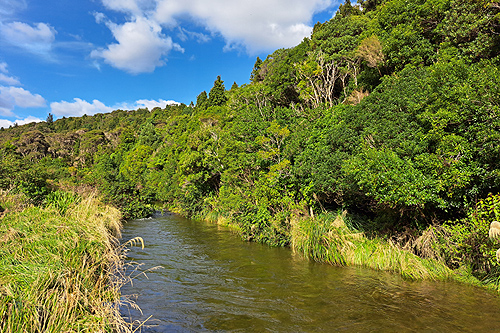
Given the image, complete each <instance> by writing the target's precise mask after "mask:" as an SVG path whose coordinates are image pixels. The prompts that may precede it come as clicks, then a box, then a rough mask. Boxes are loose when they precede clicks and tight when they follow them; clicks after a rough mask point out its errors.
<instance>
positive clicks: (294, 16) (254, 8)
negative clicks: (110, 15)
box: [91, 0, 337, 74]
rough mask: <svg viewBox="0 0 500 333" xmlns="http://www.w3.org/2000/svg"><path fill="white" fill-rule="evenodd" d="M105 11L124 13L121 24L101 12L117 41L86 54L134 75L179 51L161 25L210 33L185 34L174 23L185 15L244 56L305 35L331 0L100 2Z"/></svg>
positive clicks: (297, 40)
mask: <svg viewBox="0 0 500 333" xmlns="http://www.w3.org/2000/svg"><path fill="white" fill-rule="evenodd" d="M102 3H103V4H104V6H105V7H107V8H108V9H110V10H114V11H118V12H121V13H124V14H126V16H127V22H126V23H124V24H116V23H112V22H110V21H109V20H107V19H106V18H105V17H104V15H103V14H101V13H97V14H95V17H96V21H97V22H105V23H106V25H107V26H108V28H109V29H110V30H111V32H112V34H113V36H114V38H115V40H116V41H117V43H114V44H110V45H108V46H107V48H101V49H98V50H94V51H93V52H92V54H91V55H92V57H94V58H102V59H104V61H105V62H107V63H108V64H110V65H112V66H114V67H116V68H119V69H122V70H125V71H127V72H130V73H132V74H138V73H143V72H152V71H153V70H154V69H155V68H156V67H158V66H162V65H164V62H165V57H166V56H167V55H168V53H169V52H170V51H171V50H178V51H182V48H181V47H180V46H179V45H177V44H175V43H173V42H172V39H171V37H169V36H166V35H164V34H163V29H172V28H174V27H177V28H178V31H179V33H178V35H177V37H178V38H179V39H180V40H181V41H186V40H187V39H189V38H193V39H196V40H198V41H199V42H206V41H208V40H210V38H211V37H210V35H208V34H203V33H199V32H190V31H188V30H186V29H184V28H182V27H181V26H180V23H179V22H180V21H182V20H184V19H186V18H189V19H190V20H191V21H194V22H195V23H196V24H198V25H199V26H202V27H204V28H205V29H206V30H207V31H209V32H210V33H211V34H218V35H220V36H222V37H223V38H224V39H225V40H226V47H225V49H226V50H231V49H235V48H244V49H245V50H246V51H247V52H248V53H249V54H255V53H258V52H263V51H272V50H274V49H276V48H281V47H292V46H295V45H297V44H298V43H300V42H301V41H302V39H303V38H304V37H307V36H309V35H310V34H311V31H312V26H311V23H312V22H311V20H312V17H313V15H314V14H315V13H317V12H321V11H323V10H325V9H327V8H329V7H331V6H332V5H334V4H336V3H337V1H335V0H234V1H227V0H211V1H207V0H102Z"/></svg>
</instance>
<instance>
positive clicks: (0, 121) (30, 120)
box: [0, 116, 43, 128]
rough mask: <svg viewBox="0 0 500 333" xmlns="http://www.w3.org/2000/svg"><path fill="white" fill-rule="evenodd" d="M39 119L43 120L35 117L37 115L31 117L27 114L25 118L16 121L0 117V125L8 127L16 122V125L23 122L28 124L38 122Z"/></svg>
mask: <svg viewBox="0 0 500 333" xmlns="http://www.w3.org/2000/svg"><path fill="white" fill-rule="evenodd" d="M41 121H43V120H42V119H40V118H37V117H33V116H29V117H27V118H25V119H19V120H16V121H10V120H7V119H0V127H3V128H8V127H9V126H14V123H17V124H18V125H25V124H29V123H39V122H41Z"/></svg>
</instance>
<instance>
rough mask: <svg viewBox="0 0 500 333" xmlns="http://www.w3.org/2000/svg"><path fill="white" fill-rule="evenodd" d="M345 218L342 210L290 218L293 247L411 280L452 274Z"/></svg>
mask: <svg viewBox="0 0 500 333" xmlns="http://www.w3.org/2000/svg"><path fill="white" fill-rule="evenodd" d="M345 221H346V219H345V212H343V213H341V214H337V215H332V214H331V213H327V214H323V215H320V216H317V217H315V218H302V219H298V220H296V221H294V223H292V232H291V238H292V241H291V244H292V248H293V250H294V251H296V252H299V253H301V254H303V255H304V256H305V257H307V258H310V259H312V260H315V261H318V262H325V263H329V264H333V265H358V266H363V267H368V268H372V269H378V270H384V271H392V272H396V273H399V274H401V275H402V276H403V277H405V278H408V279H412V280H424V279H430V280H442V279H448V278H451V277H452V276H453V272H452V271H451V270H450V269H449V268H448V267H446V266H445V265H444V264H443V263H442V262H439V261H437V260H433V259H422V258H419V257H418V256H416V255H415V254H413V253H410V252H408V251H405V250H403V249H401V248H399V247H398V246H397V245H395V244H394V243H392V242H390V241H384V240H381V239H378V238H375V239H369V238H367V237H366V236H365V235H364V234H363V233H362V232H359V231H357V230H355V229H354V228H353V227H352V226H348V225H346V222H345Z"/></svg>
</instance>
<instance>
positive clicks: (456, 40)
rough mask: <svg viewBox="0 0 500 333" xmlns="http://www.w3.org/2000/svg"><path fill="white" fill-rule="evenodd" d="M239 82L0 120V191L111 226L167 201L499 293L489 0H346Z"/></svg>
mask: <svg viewBox="0 0 500 333" xmlns="http://www.w3.org/2000/svg"><path fill="white" fill-rule="evenodd" d="M249 76H250V81H249V83H248V84H242V85H238V84H237V83H233V84H231V83H230V84H228V83H227V82H226V83H225V82H224V81H223V78H221V77H220V76H219V77H217V78H214V79H215V81H214V84H213V87H211V88H209V89H208V88H207V90H206V91H203V92H201V93H200V94H199V95H198V96H197V97H196V101H194V100H193V102H191V104H190V105H186V104H179V105H167V106H165V108H154V109H152V110H148V109H139V110H135V111H124V110H116V111H113V112H111V113H107V114H96V115H93V116H83V117H69V118H65V117H63V118H60V119H57V120H54V119H53V117H52V115H50V114H49V116H48V117H47V121H45V122H41V123H31V124H27V125H23V126H12V127H11V128H8V129H3V128H2V129H1V130H0V189H1V190H2V191H4V193H6V192H9V193H17V194H23V195H24V196H25V200H27V201H28V202H29V203H30V204H32V205H35V206H44V205H46V204H47V202H49V201H50V200H49V201H47V198H48V197H49V198H51V197H52V198H53V197H54V196H55V195H61V196H64V194H63V193H78V191H81V189H82V188H93V189H96V190H97V191H98V192H99V194H100V196H101V198H102V200H104V201H105V202H106V203H107V204H110V205H113V206H115V207H117V208H118V209H119V210H120V211H121V212H122V214H123V217H124V219H131V218H139V217H144V216H148V215H149V214H151V213H152V212H153V211H154V210H157V209H168V210H170V211H174V212H178V213H181V214H185V215H187V216H191V217H195V218H200V219H208V220H217V221H219V222H220V223H226V224H230V225H232V226H233V227H234V228H235V229H237V230H238V232H239V233H240V234H241V237H242V238H243V239H244V240H248V241H256V242H261V243H266V244H269V245H270V246H291V247H293V248H295V249H298V250H299V251H302V252H304V254H305V255H307V256H310V257H312V258H313V259H316V260H319V261H327V262H333V263H338V264H348V263H349V260H347V259H346V258H347V257H346V256H345V253H344V252H342V251H341V250H340V249H339V248H342V246H344V245H345V244H356V242H355V240H356V239H358V238H356V237H355V235H359V234H363V237H365V238H366V239H371V240H374V239H377V240H383V241H385V242H387V244H390V247H394V248H398V249H402V250H404V251H407V252H409V253H411V254H412V255H415V256H417V257H419V258H421V259H422V260H434V261H436V262H440V263H442V264H444V265H445V266H446V267H447V268H449V269H451V270H463V271H464V272H468V273H469V274H471V275H472V276H474V277H475V278H477V279H478V280H479V281H482V282H484V283H493V284H494V285H495V287H494V288H495V289H498V288H499V280H500V266H499V263H498V261H497V259H496V257H495V252H496V250H497V248H498V247H500V245H499V244H498V243H496V242H495V241H492V240H490V239H489V238H488V229H489V226H490V223H491V222H493V221H495V220H497V221H500V3H499V2H498V1H496V0H411V1H408V0H360V1H358V3H356V4H353V3H351V2H350V1H349V0H347V1H346V2H345V3H344V4H342V5H340V7H339V9H338V11H337V12H336V14H335V16H334V17H333V18H332V19H331V20H329V21H327V22H324V23H317V24H316V25H315V26H314V29H313V33H312V35H311V36H310V37H309V38H305V39H304V40H303V41H302V42H301V43H300V44H299V45H297V46H296V47H293V48H290V49H279V50H276V51H275V52H273V53H272V54H270V55H268V56H267V58H266V59H264V60H262V59H260V58H257V59H256V62H255V65H254V67H253V69H249ZM54 193H56V194H54ZM75 195H76V194H75ZM10 210H12V209H10ZM2 212H3V214H6V213H8V212H9V207H7V205H6V204H5V203H3V202H2V201H0V214H2ZM336 216H342V217H343V221H344V222H343V223H342V227H341V228H340V227H339V223H332V222H331V221H332V220H335V221H337V220H336V219H335V217H336ZM145 223H147V222H145ZM334 229H335V230H337V232H338V234H337V236H335V237H334V236H332V230H334ZM340 229H342V230H341V231H339V230H340ZM308 232H309V233H310V234H311V235H312V234H314V235H315V236H314V237H316V238H308V240H307V241H306V240H304V239H305V237H306V236H305V234H307V233H308ZM338 235H342V237H340V236H338ZM349 235H351V236H349ZM139 236H140V235H139ZM311 237H313V236H311ZM339 242H343V243H342V244H343V245H339V244H340V243H339ZM315 246H318V247H319V248H320V251H321V248H323V250H324V249H325V248H329V249H332V248H334V249H336V250H335V251H337V252H335V251H334V252H335V253H336V254H335V255H336V256H337V257H336V258H332V257H331V255H332V252H331V251H326V252H328V253H329V256H330V257H328V256H327V257H324V256H322V255H321V254H317V251H316V249H315V248H314V247H315ZM345 246H347V245H345ZM349 246H351V245H349ZM351 247H352V246H351ZM367 251H368V250H367ZM373 251H375V250H373ZM372 253H374V252H372ZM408 276H409V277H413V275H412V274H409V275H408Z"/></svg>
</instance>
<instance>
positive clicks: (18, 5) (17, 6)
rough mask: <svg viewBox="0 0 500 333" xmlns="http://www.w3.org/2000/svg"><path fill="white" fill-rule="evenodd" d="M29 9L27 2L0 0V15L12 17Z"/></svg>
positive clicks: (23, 0) (21, 0) (24, 0)
mask: <svg viewBox="0 0 500 333" xmlns="http://www.w3.org/2000/svg"><path fill="white" fill-rule="evenodd" d="M26 8H27V4H26V0H0V14H1V15H6V16H7V15H12V14H14V13H15V12H17V11H20V10H23V9H26Z"/></svg>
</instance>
